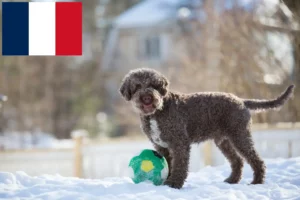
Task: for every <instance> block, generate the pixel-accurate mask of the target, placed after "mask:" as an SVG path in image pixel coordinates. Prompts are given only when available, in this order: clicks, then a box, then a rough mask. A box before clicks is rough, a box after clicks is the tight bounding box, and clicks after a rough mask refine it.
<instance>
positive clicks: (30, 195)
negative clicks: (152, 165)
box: [0, 157, 300, 200]
mask: <svg viewBox="0 0 300 200" xmlns="http://www.w3.org/2000/svg"><path fill="white" fill-rule="evenodd" d="M266 163H267V178H266V184H264V185H249V184H248V183H249V182H250V181H251V179H252V171H251V170H250V167H249V165H246V166H245V170H244V175H243V179H242V181H241V182H240V184H235V185H230V184H227V183H223V182H222V181H223V180H224V179H225V178H226V177H227V176H228V174H229V172H230V168H229V166H228V164H225V165H223V166H219V167H205V168H203V169H202V170H200V171H199V172H197V173H190V174H189V177H188V179H187V181H186V183H185V185H184V187H183V188H182V189H180V190H176V189H172V188H169V187H167V186H153V185H152V184H150V183H140V184H134V183H133V182H132V181H131V179H130V178H128V177H122V178H121V177H120V178H105V179H94V180H92V179H78V178H70V177H69V178H67V177H62V176H59V175H57V176H53V175H42V176H37V177H31V176H28V175H27V174H25V173H24V172H17V173H7V172H0V199H26V200H31V199H55V200H70V199H72V200H75V199H88V200H93V199H95V200H99V199H101V200H106V199H107V200H113V199H143V200H144V199H155V200H160V199H164V200H165V199H172V200H173V199H209V200H212V199H218V200H221V199H222V200H223V199H224V200H225V199H238V200H243V199H255V200H265V199H272V200H277V199H291V200H298V199H300V157H298V158H290V159H269V160H266ZM99 167H101V166H99Z"/></svg>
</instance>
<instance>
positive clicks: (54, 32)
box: [2, 2, 82, 56]
mask: <svg viewBox="0 0 300 200" xmlns="http://www.w3.org/2000/svg"><path fill="white" fill-rule="evenodd" d="M2 55H3V56H26V55H30V56H79V55H82V3H81V2H2Z"/></svg>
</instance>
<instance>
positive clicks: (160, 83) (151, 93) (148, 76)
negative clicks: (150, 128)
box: [120, 68, 169, 115]
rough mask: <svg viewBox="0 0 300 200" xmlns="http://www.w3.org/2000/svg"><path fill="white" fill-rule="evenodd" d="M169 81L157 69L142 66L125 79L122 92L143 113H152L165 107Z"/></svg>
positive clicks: (121, 88)
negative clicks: (164, 100)
mask: <svg viewBox="0 0 300 200" xmlns="http://www.w3.org/2000/svg"><path fill="white" fill-rule="evenodd" d="M168 85H169V82H168V80H167V79H166V77H164V76H163V75H162V74H161V73H159V72H158V71H156V70H153V69H148V68H141V69H135V70H131V71H130V72H129V73H128V74H127V75H126V76H125V77H124V79H123V81H122V84H121V87H120V93H121V95H122V96H123V97H124V99H125V100H126V101H131V102H132V104H133V107H134V109H135V110H136V111H137V112H138V113H140V114H142V115H151V114H153V113H155V111H156V110H160V109H162V107H163V98H164V97H165V96H166V95H167V93H168Z"/></svg>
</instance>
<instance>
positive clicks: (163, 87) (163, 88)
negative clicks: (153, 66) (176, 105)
mask: <svg viewBox="0 0 300 200" xmlns="http://www.w3.org/2000/svg"><path fill="white" fill-rule="evenodd" d="M159 85H160V87H159V89H158V91H159V93H160V94H161V95H162V96H165V95H166V94H167V92H168V90H169V81H168V79H167V78H166V77H164V76H162V77H161V79H160V84H159Z"/></svg>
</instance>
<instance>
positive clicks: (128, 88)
mask: <svg viewBox="0 0 300 200" xmlns="http://www.w3.org/2000/svg"><path fill="white" fill-rule="evenodd" d="M168 86H169V82H168V80H167V78H166V77H165V76H163V75H162V74H161V73H159V72H158V71H156V70H153V69H148V68H141V69H135V70H132V71H130V72H129V73H128V74H127V75H126V76H125V77H124V79H123V81H122V84H121V87H120V93H121V94H122V96H123V97H124V98H125V99H126V100H127V101H131V102H132V103H133V107H134V108H135V110H136V111H137V112H138V113H139V114H140V119H141V124H142V130H143V131H144V132H145V134H146V135H147V137H148V138H149V139H150V141H151V142H152V143H153V145H154V147H155V149H156V150H157V151H158V152H159V153H160V154H162V155H163V156H165V158H166V159H167V161H168V164H169V168H170V172H169V176H168V178H167V180H166V181H165V184H166V185H168V186H170V187H173V188H181V187H182V186H183V184H184V181H185V179H186V177H187V174H188V165H189V156H190V145H191V144H192V143H199V142H202V141H205V140H207V139H212V140H214V141H215V143H216V145H217V146H218V147H219V149H220V150H221V152H222V153H223V154H224V155H225V157H226V158H227V159H228V161H229V162H230V163H231V169H232V172H231V174H230V176H229V177H228V178H227V179H226V180H225V181H226V182H228V183H238V182H239V181H240V179H241V177H242V168H243V159H242V158H244V159H246V161H247V162H248V163H249V164H250V166H251V167H252V169H253V171H254V179H253V181H252V184H262V183H264V180H265V168H266V167H265V164H264V162H263V161H262V159H261V158H260V157H259V155H258V153H257V152H256V150H255V149H254V144H253V140H252V137H251V130H250V126H251V114H250V110H255V111H263V110H267V109H277V108H279V107H281V106H282V105H283V104H284V102H285V101H286V100H287V99H288V98H289V97H290V96H291V94H292V92H293V88H294V85H291V86H289V87H288V88H287V90H286V91H285V92H284V93H283V94H282V95H281V96H279V97H278V98H277V99H273V100H251V99H241V98H239V97H237V96H235V95H233V94H229V93H221V92H199V93H194V94H180V93H177V92H171V91H169V89H168Z"/></svg>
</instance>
